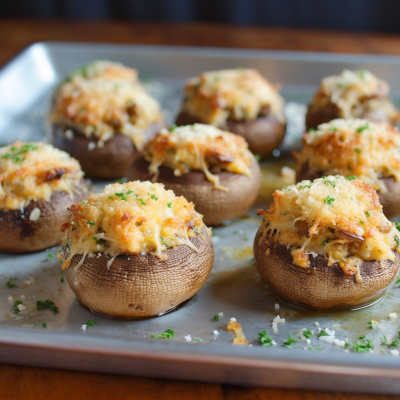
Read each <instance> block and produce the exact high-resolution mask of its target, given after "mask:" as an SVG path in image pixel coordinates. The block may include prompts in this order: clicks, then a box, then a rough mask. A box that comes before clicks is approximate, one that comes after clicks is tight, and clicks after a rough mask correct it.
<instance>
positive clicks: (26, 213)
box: [0, 179, 87, 253]
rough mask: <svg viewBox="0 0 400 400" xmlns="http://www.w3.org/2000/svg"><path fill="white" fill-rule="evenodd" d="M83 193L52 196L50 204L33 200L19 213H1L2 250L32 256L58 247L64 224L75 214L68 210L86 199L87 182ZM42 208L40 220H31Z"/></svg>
mask: <svg viewBox="0 0 400 400" xmlns="http://www.w3.org/2000/svg"><path fill="white" fill-rule="evenodd" d="M79 189H80V192H79V193H76V194H74V195H73V197H72V198H71V196H70V195H69V194H68V193H67V192H63V191H58V192H55V193H53V195H52V196H51V199H50V201H44V200H38V201H31V202H30V203H29V205H28V206H27V207H26V208H25V209H24V210H23V213H21V211H20V210H10V211H0V222H1V228H0V251H7V252H11V253H31V252H34V251H41V250H45V249H48V248H50V247H53V246H56V245H57V244H58V242H59V241H60V239H61V237H62V236H63V233H62V232H61V225H62V224H64V223H66V222H68V221H70V219H71V217H72V213H71V212H70V211H68V210H67V208H68V207H69V206H70V205H71V204H73V203H76V202H79V201H81V200H83V199H84V198H86V196H87V188H86V183H85V180H84V179H82V180H81V184H80V186H79ZM35 208H39V209H40V217H39V219H38V220H37V221H31V220H30V219H29V217H30V215H31V212H32V211H33V210H34V209H35Z"/></svg>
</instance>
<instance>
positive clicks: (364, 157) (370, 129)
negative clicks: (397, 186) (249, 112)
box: [296, 119, 400, 193]
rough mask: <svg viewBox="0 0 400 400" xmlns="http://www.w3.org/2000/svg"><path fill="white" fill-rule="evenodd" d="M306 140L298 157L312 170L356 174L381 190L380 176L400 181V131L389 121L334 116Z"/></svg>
mask: <svg viewBox="0 0 400 400" xmlns="http://www.w3.org/2000/svg"><path fill="white" fill-rule="evenodd" d="M303 143H304V147H303V150H302V152H301V153H299V154H296V157H297V158H298V159H299V161H300V162H301V163H302V164H303V165H306V164H307V163H308V168H309V169H310V170H311V171H317V172H322V173H324V175H337V174H339V175H343V176H349V175H356V176H357V177H358V178H359V179H361V180H362V181H364V182H366V183H369V184H370V185H371V186H372V187H373V188H374V189H375V190H377V191H379V192H382V193H384V192H386V191H387V189H386V187H385V185H384V183H383V182H382V181H381V180H380V178H388V177H393V178H394V179H395V180H396V181H397V182H399V181H400V132H399V131H398V130H397V128H395V127H393V126H391V125H389V124H388V123H385V122H382V123H373V122H370V121H367V120H363V119H353V120H345V119H334V120H332V121H330V122H329V123H326V124H321V125H319V126H318V128H317V129H316V130H314V129H312V130H310V131H309V132H307V133H305V134H304V138H303Z"/></svg>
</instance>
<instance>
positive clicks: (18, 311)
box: [14, 300, 24, 314]
mask: <svg viewBox="0 0 400 400" xmlns="http://www.w3.org/2000/svg"><path fill="white" fill-rule="evenodd" d="M21 304H24V303H23V302H22V301H21V300H16V301H15V303H14V314H19V313H20V312H21V310H20V309H19V308H18V306H19V305H21Z"/></svg>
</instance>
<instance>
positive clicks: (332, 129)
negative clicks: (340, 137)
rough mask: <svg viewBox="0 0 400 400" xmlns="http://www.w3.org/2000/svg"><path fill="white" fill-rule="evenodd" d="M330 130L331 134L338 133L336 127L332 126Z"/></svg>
mask: <svg viewBox="0 0 400 400" xmlns="http://www.w3.org/2000/svg"><path fill="white" fill-rule="evenodd" d="M329 130H330V131H331V132H336V131H337V128H335V127H334V126H332V128H329Z"/></svg>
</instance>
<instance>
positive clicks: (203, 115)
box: [182, 68, 284, 126]
mask: <svg viewBox="0 0 400 400" xmlns="http://www.w3.org/2000/svg"><path fill="white" fill-rule="evenodd" d="M283 104H284V101H283V98H282V97H281V96H280V95H279V93H278V88H277V86H273V85H271V84H270V83H269V82H268V81H267V80H266V79H265V78H264V77H263V76H261V74H260V73H259V72H258V71H256V70H254V69H239V68H238V69H227V70H220V71H211V72H204V73H203V74H201V75H199V76H198V77H196V78H192V79H190V80H189V81H188V82H187V84H186V87H185V100H184V103H183V106H182V108H183V109H184V110H186V111H187V112H189V113H190V114H192V115H195V116H197V117H199V118H200V119H201V120H202V122H204V123H205V124H209V125H214V126H222V125H224V124H225V122H226V121H227V120H228V119H231V120H235V121H240V120H251V119H255V118H257V117H259V116H261V115H267V114H268V113H269V112H271V113H273V114H274V115H275V116H276V117H277V118H278V119H279V120H280V121H281V122H284V116H283Z"/></svg>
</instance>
